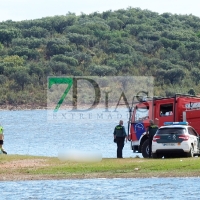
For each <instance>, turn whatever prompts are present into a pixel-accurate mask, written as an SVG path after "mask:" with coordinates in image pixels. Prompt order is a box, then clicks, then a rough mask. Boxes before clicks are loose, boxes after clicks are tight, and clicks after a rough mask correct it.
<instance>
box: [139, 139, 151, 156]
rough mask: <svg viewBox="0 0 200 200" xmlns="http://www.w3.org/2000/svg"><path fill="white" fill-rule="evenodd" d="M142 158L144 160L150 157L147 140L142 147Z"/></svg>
mask: <svg viewBox="0 0 200 200" xmlns="http://www.w3.org/2000/svg"><path fill="white" fill-rule="evenodd" d="M141 152H142V156H143V157H144V158H148V157H149V139H147V140H145V141H144V143H143V144H142V147H141Z"/></svg>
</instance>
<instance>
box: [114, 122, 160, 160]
mask: <svg viewBox="0 0 200 200" xmlns="http://www.w3.org/2000/svg"><path fill="white" fill-rule="evenodd" d="M149 123H150V125H149V126H148V127H147V130H146V134H147V135H148V137H149V158H151V151H152V140H153V136H154V135H155V133H156V131H157V130H158V119H157V118H156V119H155V123H154V121H153V120H149ZM113 135H114V139H115V141H116V143H117V158H123V157H122V150H123V148H124V141H125V139H126V142H127V140H128V136H127V134H126V131H125V128H124V126H123V121H122V120H120V121H119V125H117V126H116V127H115V129H114V133H113Z"/></svg>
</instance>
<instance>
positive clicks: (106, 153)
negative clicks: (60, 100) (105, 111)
mask: <svg viewBox="0 0 200 200" xmlns="http://www.w3.org/2000/svg"><path fill="white" fill-rule="evenodd" d="M118 121H119V119H116V118H114V119H110V120H108V121H106V120H95V118H94V119H91V120H88V119H80V120H66V121H61V122H60V123H54V122H51V121H49V120H47V111H46V110H34V111H1V112H0V123H1V124H2V125H3V127H4V130H5V131H4V132H5V141H4V143H5V144H4V147H5V149H6V150H7V152H8V153H9V154H21V155H24V154H28V155H41V156H57V155H58V152H59V151H60V150H62V149H76V150H85V151H98V152H100V153H101V154H102V157H103V158H115V157H116V144H115V143H113V130H114V127H115V126H116V125H117V124H118ZM124 121H125V123H124V125H125V127H126V130H127V119H126V118H125V119H124ZM134 156H135V154H133V152H132V150H131V149H130V143H129V142H127V143H126V144H125V147H124V157H134Z"/></svg>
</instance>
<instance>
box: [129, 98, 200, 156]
mask: <svg viewBox="0 0 200 200" xmlns="http://www.w3.org/2000/svg"><path fill="white" fill-rule="evenodd" d="M133 105H134V109H133V110H132V109H130V113H131V114H130V120H129V123H130V124H129V127H130V128H129V129H130V131H129V139H130V141H131V147H132V150H133V152H138V153H142V155H143V157H144V158H147V157H148V155H149V147H148V136H147V135H146V128H147V126H149V120H150V119H153V120H154V121H155V123H157V125H158V126H162V125H164V122H180V121H187V122H188V124H189V125H190V126H192V127H193V128H194V129H195V130H196V131H197V132H198V133H199V134H200V97H196V96H190V95H183V94H176V95H175V96H174V97H165V98H163V97H153V98H151V99H148V98H147V100H142V99H141V100H140V101H139V102H137V103H133Z"/></svg>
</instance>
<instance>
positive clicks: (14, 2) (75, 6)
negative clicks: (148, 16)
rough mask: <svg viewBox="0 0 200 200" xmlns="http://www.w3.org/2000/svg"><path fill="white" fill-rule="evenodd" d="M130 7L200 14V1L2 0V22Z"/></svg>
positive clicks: (0, 1)
mask: <svg viewBox="0 0 200 200" xmlns="http://www.w3.org/2000/svg"><path fill="white" fill-rule="evenodd" d="M128 7H132V8H141V9H148V10H150V11H154V12H158V13H164V12H170V13H172V14H175V13H176V14H188V15H189V14H193V15H195V16H198V17H200V0H190V1H189V0H0V22H1V21H6V20H13V21H21V20H27V19H28V20H29V19H38V18H42V17H47V16H55V15H65V14H66V13H68V12H72V13H76V15H79V14H81V13H85V14H89V13H93V12H100V13H101V12H103V11H107V10H112V11H114V10H118V9H127V8H128Z"/></svg>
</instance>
